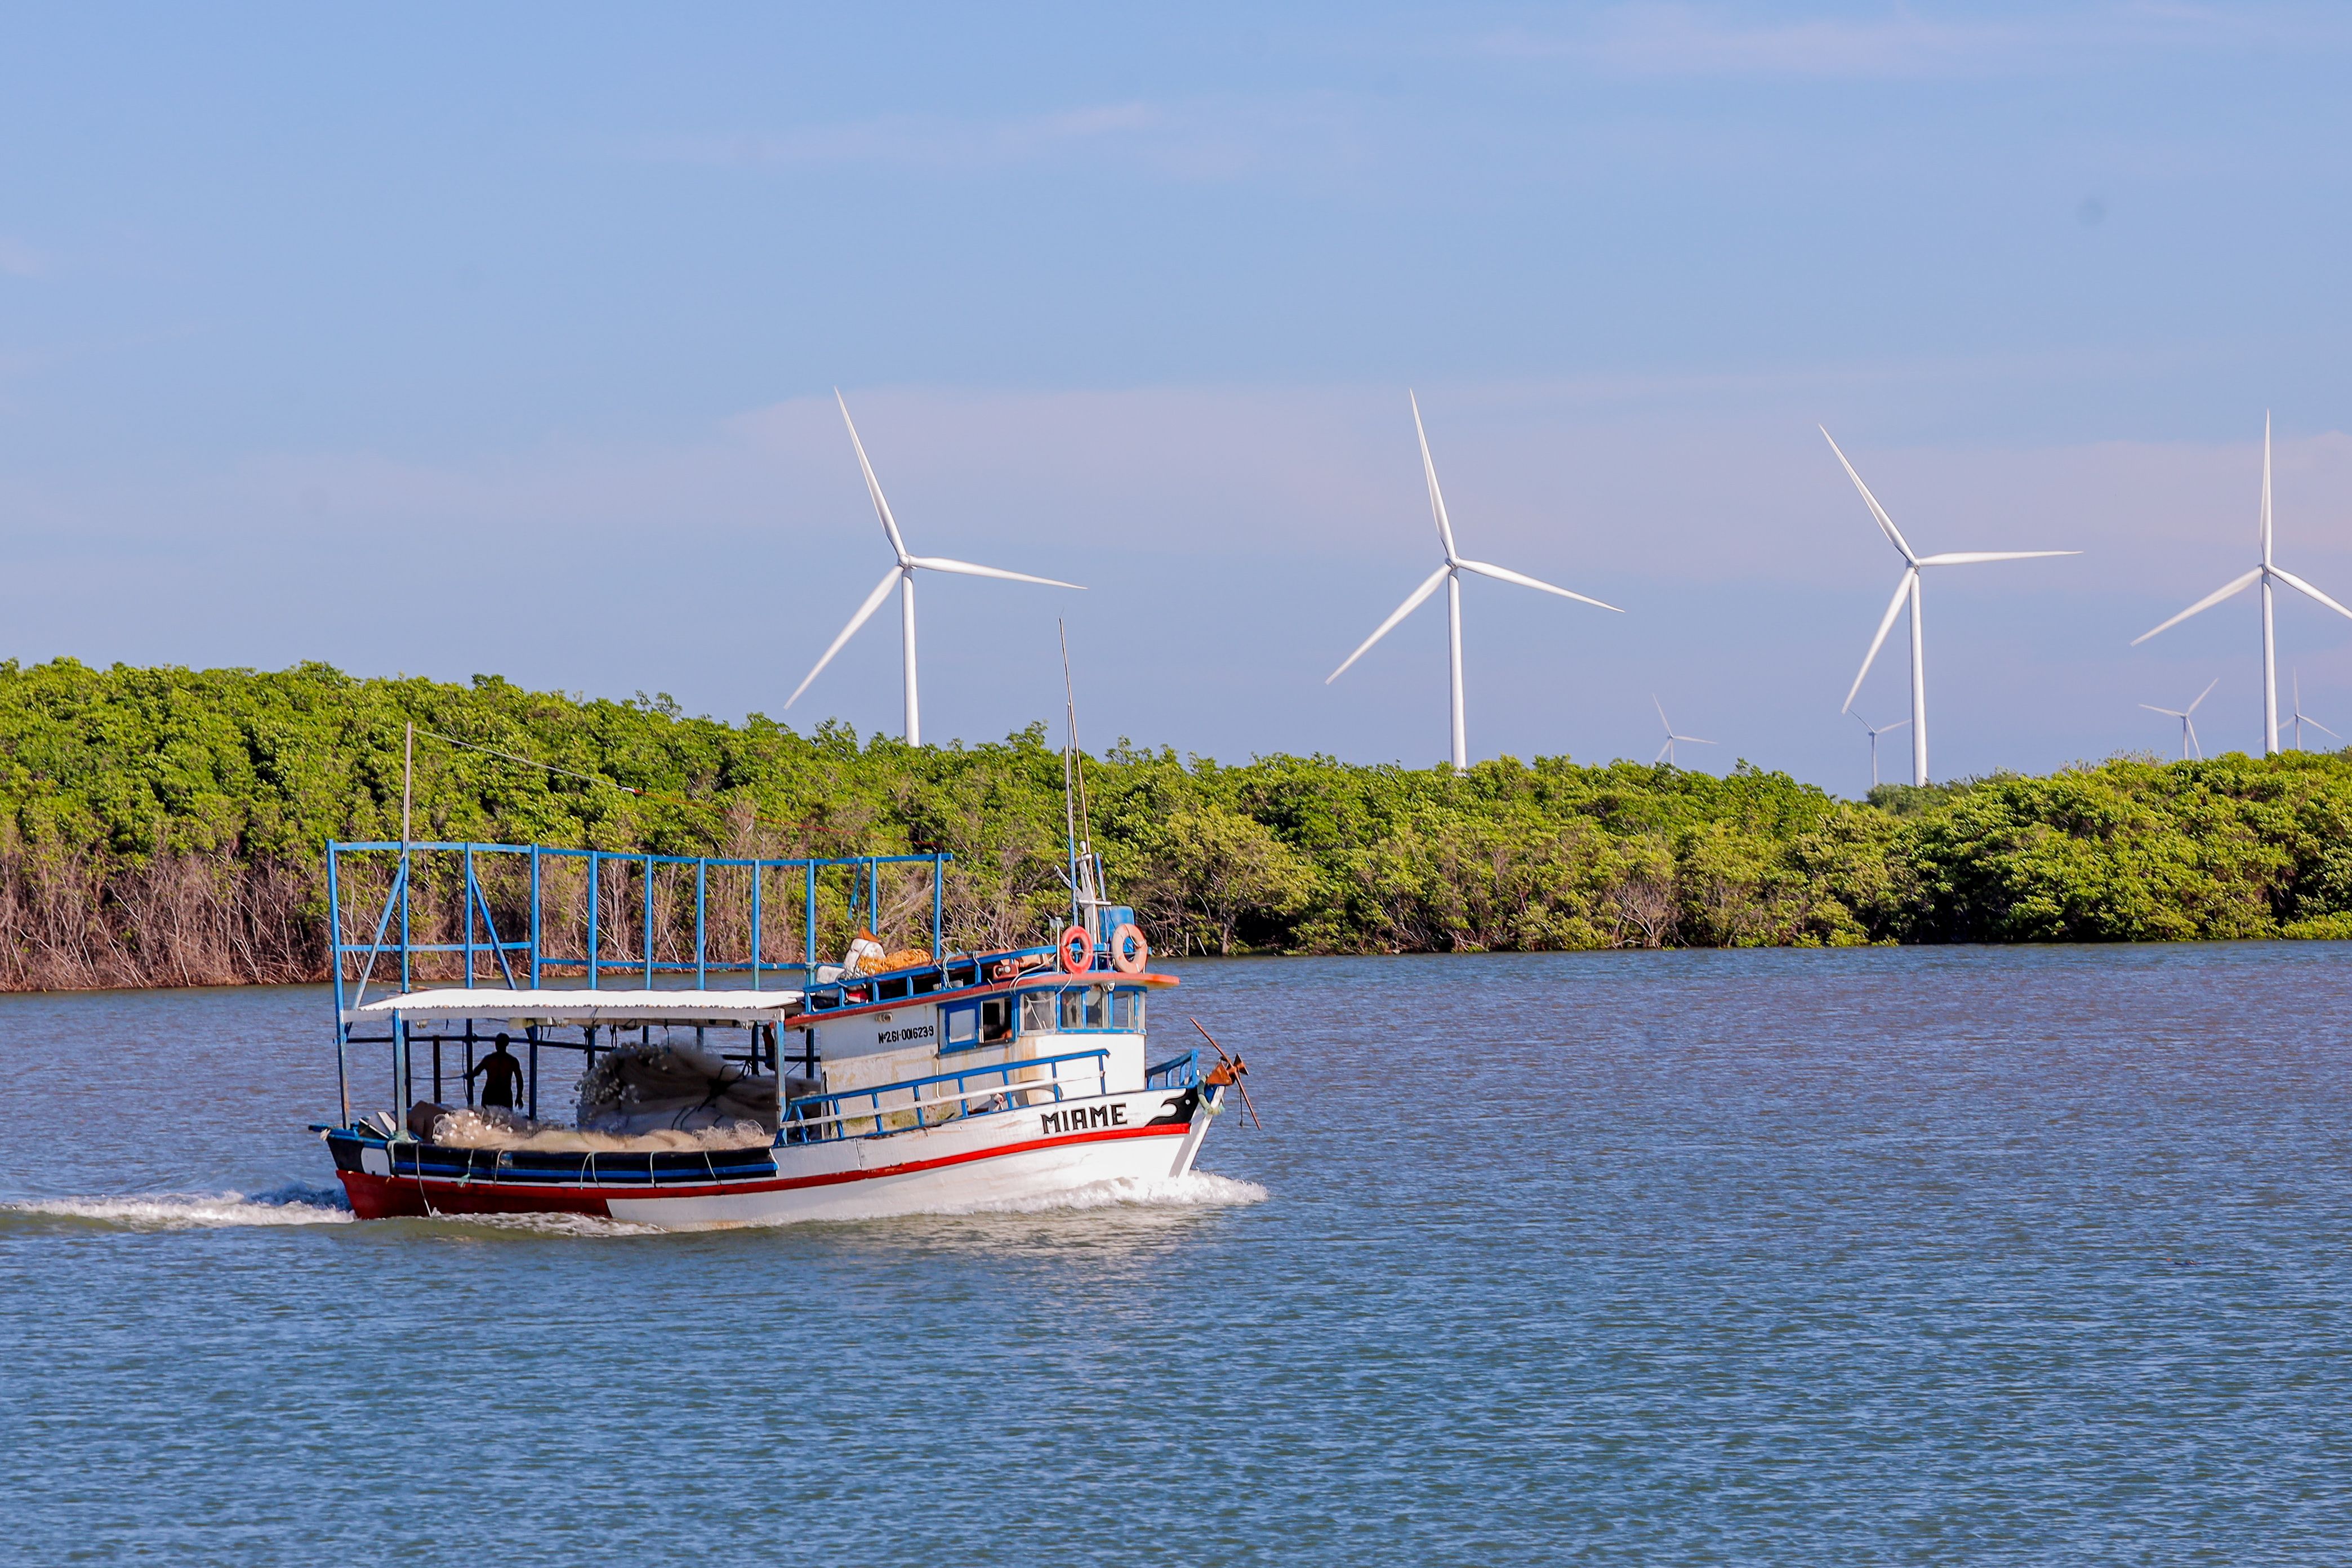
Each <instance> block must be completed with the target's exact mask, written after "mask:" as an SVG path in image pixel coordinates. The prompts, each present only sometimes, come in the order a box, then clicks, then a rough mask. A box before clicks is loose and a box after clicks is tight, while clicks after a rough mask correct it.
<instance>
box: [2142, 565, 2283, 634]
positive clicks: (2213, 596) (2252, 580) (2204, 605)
mask: <svg viewBox="0 0 2352 1568" xmlns="http://www.w3.org/2000/svg"><path fill="white" fill-rule="evenodd" d="M2262 575H2263V569H2262V568H2261V567H2259V566H2257V567H2255V568H2254V569H2253V570H2252V571H2251V572H2249V573H2247V574H2245V575H2244V576H2242V577H2234V578H2231V580H2230V581H2229V582H2228V583H2226V584H2222V585H2221V587H2219V588H2216V589H2214V590H2213V591H2212V592H2211V593H2210V594H2208V595H2205V596H2204V597H2203V598H2201V599H2200V600H2198V601H2197V602H2196V603H2195V604H2193V605H2189V607H2188V608H2187V609H2185V610H2183V611H2181V612H2180V613H2179V615H2177V616H2173V617H2172V618H2171V619H2170V620H2168V621H2167V622H2165V623H2164V625H2162V626H2158V627H2157V628H2156V631H2151V632H2142V633H2140V634H2139V636H2137V637H2134V638H2132V640H2131V646H2132V647H2139V645H2140V644H2142V643H2144V642H2146V641H2147V639H2148V638H2150V637H2154V636H2156V634H2157V632H2168V631H2170V630H2171V629H2172V628H2173V627H2175V626H2179V624H2180V623H2181V622H2183V621H2185V620H2187V619H2188V618H2189V616H2193V615H2196V614H2197V613H2198V612H2200V610H2210V609H2211V608H2212V607H2213V606H2214V605H2218V604H2220V603H2221V601H2222V600H2224V599H2226V598H2228V597H2229V596H2230V595H2232V594H2242V593H2244V592H2245V591H2246V590H2247V589H2249V588H2251V587H2252V586H2253V585H2254V584H2256V583H2258V582H2260V581H2261V580H2262Z"/></svg>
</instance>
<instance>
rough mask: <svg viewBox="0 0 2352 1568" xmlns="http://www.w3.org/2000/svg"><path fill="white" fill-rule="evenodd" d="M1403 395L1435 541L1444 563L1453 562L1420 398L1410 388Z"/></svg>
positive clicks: (1450, 533) (1450, 529)
mask: <svg viewBox="0 0 2352 1568" xmlns="http://www.w3.org/2000/svg"><path fill="white" fill-rule="evenodd" d="M1405 397H1406V399H1407V401H1409V402H1411V403H1412V433H1413V434H1414V435H1416V436H1418V437H1421V471H1422V473H1423V475H1424V476H1425V477H1426V478H1427V479H1428V480H1429V510H1430V515H1431V516H1433V517H1434V518H1436V519H1437V542H1438V543H1440V544H1442V545H1444V547H1445V563H1446V564H1447V565H1449V566H1450V565H1452V564H1453V563H1454V524H1453V523H1452V522H1451V521H1447V519H1446V516H1445V497H1444V496H1443V495H1442V494H1440V493H1439V492H1438V489H1437V463H1436V460H1435V459H1433V458H1431V457H1430V455H1429V432H1428V431H1426V430H1424V429H1423V428H1422V427H1421V399H1420V398H1418V397H1415V396H1413V395H1412V390H1411V389H1410V388H1408V389H1406V392H1405Z"/></svg>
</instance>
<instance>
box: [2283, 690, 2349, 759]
mask: <svg viewBox="0 0 2352 1568" xmlns="http://www.w3.org/2000/svg"><path fill="white" fill-rule="evenodd" d="M2293 680H2294V687H2293V689H2294V749H2295V750H2296V751H2298V752H2300V751H2301V750H2303V727H2304V726H2305V724H2308V725H2310V726H2311V727H2312V728H2313V729H2315V730H2316V731H2319V732H2320V733H2321V734H2323V735H2327V736H2332V737H2334V738H2335V739H2336V740H2338V741H2340V740H2342V739H2343V738H2344V737H2343V736H2341V735H2338V734H2336V731H2333V730H2331V729H2329V728H2328V727H2327V726H2326V725H2325V724H2323V723H2321V722H2320V721H2318V720H2316V719H2315V718H2313V717H2312V716H2311V715H2310V714H2308V713H2306V712H2305V711H2304V710H2303V672H2302V671H2301V670H2296V671H2294V672H2293Z"/></svg>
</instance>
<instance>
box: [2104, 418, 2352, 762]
mask: <svg viewBox="0 0 2352 1568" xmlns="http://www.w3.org/2000/svg"><path fill="white" fill-rule="evenodd" d="M2272 535H2273V530H2272V526H2271V416H2269V415H2268V414H2267V413H2265V414H2264V415H2263V502H2262V514H2261V519H2260V521H2259V522H2257V524H2256V525H2255V533H2254V542H2255V545H2256V547H2257V549H2258V550H2259V552H2260V559H2259V560H2257V561H2256V562H2255V563H2254V569H2253V570H2252V571H2251V572H2249V573H2247V574H2244V575H2243V576H2241V577H2233V578H2231V580H2230V581H2228V582H2227V583H2224V584H2221V586H2220V587H2218V588H2216V589H2214V590H2213V591H2212V592H2211V593H2210V594H2208V595H2205V596H2204V597H2203V598H2201V599H2200V600H2198V601H2197V602H2196V603H2195V604H2193V605H2189V607H2188V608H2187V609H2185V610H2183V611H2181V612H2180V613H2179V615H2177V616H2173V617H2172V618H2171V619H2170V620H2168V621H2166V622H2164V623H2162V624H2161V625H2159V626H2154V627H2152V628H2150V629H2149V630H2147V631H2144V632H2142V633H2140V634H2139V636H2137V637H2134V638H2132V640H2131V646H2132V647H2138V646H2139V645H2140V644H2142V643H2144V642H2146V641H2147V639H2148V638H2150V637H2155V636H2157V635H2158V634H2159V633H2162V632H2168V631H2170V630H2171V629H2172V628H2173V627H2175V626H2179V624H2180V623H2181V622H2183V621H2185V620H2187V619H2188V618H2189V616H2195V615H2200V614H2202V613H2203V612H2205V611H2207V610H2210V609H2211V608H2212V607H2213V606H2214V605H2218V604H2220V603H2221V601H2222V600H2224V599H2228V598H2232V597H2234V596H2236V595H2240V594H2242V593H2244V592H2245V591H2246V590H2247V589H2249V588H2251V587H2252V586H2254V585H2255V584H2258V583H2259V584H2262V590H2263V748H2264V752H2265V754H2268V753H2269V752H2275V751H2277V750H2278V749H2279V743H2278V652H2277V644H2276V641H2275V638H2274V637H2273V632H2272V626H2271V584H2273V583H2284V584H2286V585H2287V586H2288V587H2290V588H2292V589H2294V591H2295V592H2296V593H2298V594H2301V595H2303V596H2304V597H2305V598H2306V599H2310V600H2312V601H2314V602H2315V603H2316V604H2321V605H2326V606H2327V607H2328V608H2329V609H2331V610H2333V611H2335V612H2336V614H2337V615H2339V616H2344V617H2345V618H2346V619H2347V620H2352V610H2347V609H2346V608H2345V607H2344V606H2343V605H2339V604H2337V603H2336V601H2335V600H2333V599H2331V598H2329V597H2328V596H2327V595H2325V594H2323V593H2321V592H2320V591H2319V590H2318V589H2316V588H2315V587H2313V586H2312V585H2311V584H2308V583H2306V582H2305V581H2304V580H2303V579H2302V578H2300V577H2298V576H2296V575H2295V574H2294V573H2292V572H2289V571H2287V570H2286V569H2285V568H2284V567H2282V566H2280V565H2279V564H2278V563H2277V562H2276V561H2275V560H2274V559H2273V555H2272V543H2273V539H2272ZM2140 706H2141V707H2143V708H2145V707H2147V704H2146V703H2145V702H2143V703H2141V704H2140ZM2159 711H2161V710H2159ZM2313 722H2316V721H2313ZM2328 733H2330V734H2334V733H2335V731H2332V730H2331V731H2328ZM2302 746H2303V740H2302V731H2301V729H2300V728H2299V727H2298V729H2297V731H2296V739H2295V748H2296V749H2297V750H2298V751H2300V750H2301V749H2302Z"/></svg>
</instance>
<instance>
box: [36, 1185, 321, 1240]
mask: <svg viewBox="0 0 2352 1568" xmlns="http://www.w3.org/2000/svg"><path fill="white" fill-rule="evenodd" d="M0 1214H16V1215H42V1216H46V1217H48V1218H54V1219H79V1220H88V1221H90V1222H91V1223H93V1224H97V1225H114V1226H122V1227H124V1228H125V1229H129V1230H217V1229H221V1228H223V1227H226V1226H286V1225H349V1224H350V1223H351V1222H352V1220H353V1219H354V1218H356V1217H357V1216H356V1215H353V1214H352V1210H351V1205H349V1204H348V1203H346V1202H344V1200H343V1194H342V1192H341V1189H340V1188H334V1187H311V1186H303V1185H300V1184H296V1185H293V1186H286V1187H278V1188H276V1189H274V1190H272V1191H269V1192H266V1193H255V1194H250V1195H248V1194H244V1193H145V1194H140V1195H138V1196H136V1197H129V1196H125V1197H79V1198H27V1199H25V1200H23V1201H21V1202H17V1203H5V1204H0Z"/></svg>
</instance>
